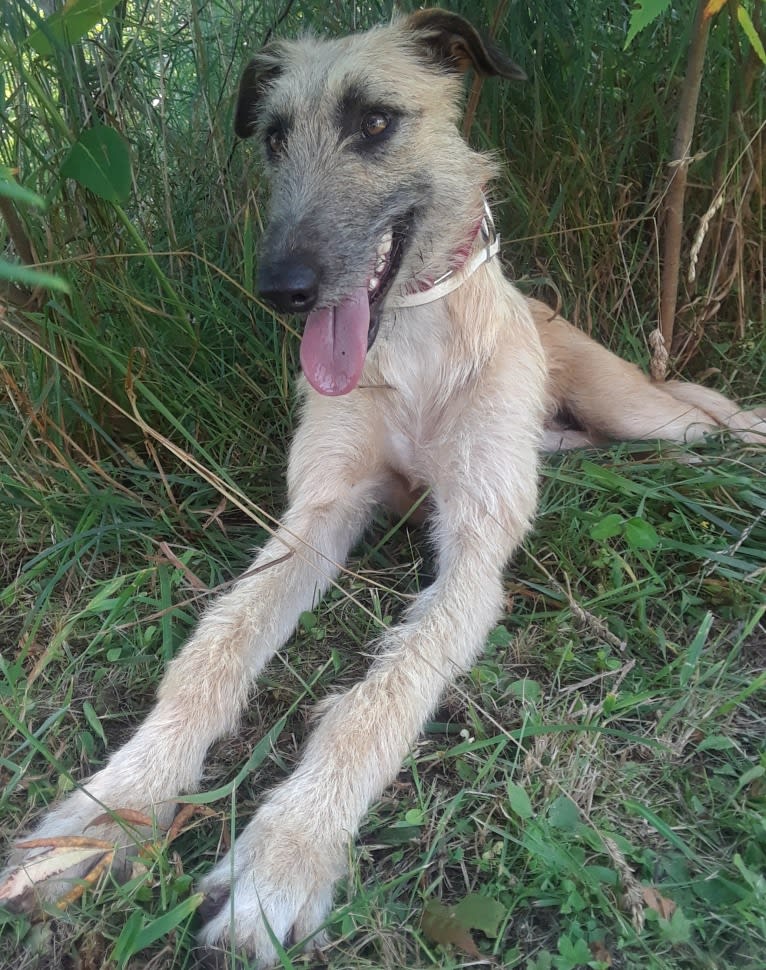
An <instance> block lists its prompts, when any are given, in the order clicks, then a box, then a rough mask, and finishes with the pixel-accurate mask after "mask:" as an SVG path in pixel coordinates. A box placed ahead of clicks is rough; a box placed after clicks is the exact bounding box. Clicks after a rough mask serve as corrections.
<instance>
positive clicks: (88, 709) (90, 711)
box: [82, 701, 106, 744]
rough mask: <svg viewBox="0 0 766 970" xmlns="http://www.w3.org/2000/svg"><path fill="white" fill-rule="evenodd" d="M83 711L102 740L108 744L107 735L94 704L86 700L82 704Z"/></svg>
mask: <svg viewBox="0 0 766 970" xmlns="http://www.w3.org/2000/svg"><path fill="white" fill-rule="evenodd" d="M82 712H83V714H84V715H85V720H86V721H87V722H88V724H90V726H91V727H92V728H93V730H94V731H95V732H96V734H97V735H98V736H99V737H100V738H101V740H102V741H103V742H104V744H106V735H105V734H104V729H103V727H102V726H101V721H99V719H98V714H96V711H95V709H94V707H93V705H92V704H90V703H88V701H85V703H84V704H83V705H82Z"/></svg>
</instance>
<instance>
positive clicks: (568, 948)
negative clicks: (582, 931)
mask: <svg viewBox="0 0 766 970" xmlns="http://www.w3.org/2000/svg"><path fill="white" fill-rule="evenodd" d="M558 950H559V954H560V956H558V957H554V958H553V962H554V963H555V965H556V967H557V968H558V970H575V967H581V966H583V964H585V965H586V966H587V965H588V964H589V963H590V961H591V959H592V958H593V955H592V954H591V952H590V947H589V946H588V944H587V943H586V942H585V940H583V939H582V937H580V938H579V939H577V940H575V941H574V942H572V940H571V939H570V938H569V937H568V936H561V937H559V941H558Z"/></svg>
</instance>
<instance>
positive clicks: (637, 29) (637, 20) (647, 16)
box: [623, 0, 670, 50]
mask: <svg viewBox="0 0 766 970" xmlns="http://www.w3.org/2000/svg"><path fill="white" fill-rule="evenodd" d="M669 8H670V0H638V2H637V3H636V5H635V7H634V8H633V9H632V10H631V12H630V26H629V27H628V36H627V37H626V38H625V47H624V48H623V50H627V49H628V47H629V46H630V44H631V43H632V42H633V40H634V38H635V37H636V35H637V34H640V33H641V31H642V30H645V29H646V28H647V27H648V26H649V25H650V24H653V23H654V21H655V20H657V18H658V17H660V16H661V15H662V14H664V13H665V11H666V10H668V9H669Z"/></svg>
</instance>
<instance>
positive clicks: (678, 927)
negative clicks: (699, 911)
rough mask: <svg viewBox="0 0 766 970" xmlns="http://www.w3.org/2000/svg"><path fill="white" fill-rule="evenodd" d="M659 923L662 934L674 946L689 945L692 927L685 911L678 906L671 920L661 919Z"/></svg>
mask: <svg viewBox="0 0 766 970" xmlns="http://www.w3.org/2000/svg"><path fill="white" fill-rule="evenodd" d="M657 923H658V925H659V928H660V932H661V933H662V935H663V936H664V937H665V939H666V940H667V941H668V943H671V944H673V945H677V944H679V943H688V942H689V940H690V939H691V935H692V925H691V923H690V922H689V920H688V919H687V918H686V917H685V916H684V911H683V910H682V909H681V907H680V906H678V907H677V908H676V909H675V911H674V912H673V915H672V916H671V917H670V919H669V920H668V919H659V920H657Z"/></svg>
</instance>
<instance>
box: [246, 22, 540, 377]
mask: <svg viewBox="0 0 766 970" xmlns="http://www.w3.org/2000/svg"><path fill="white" fill-rule="evenodd" d="M468 67H472V68H473V69H474V70H476V71H479V72H481V73H483V74H502V75H503V76H506V77H515V78H519V77H523V72H521V70H520V69H519V68H517V67H516V66H515V65H513V64H512V63H511V62H510V61H508V60H507V59H506V58H505V57H504V55H502V54H500V53H499V52H498V51H496V50H494V48H491V47H490V46H488V45H487V44H486V43H485V42H484V41H482V39H481V37H480V36H479V35H478V33H477V32H476V31H475V30H474V29H473V28H472V27H471V26H470V25H469V24H468V23H467V22H466V21H464V20H463V19H462V18H460V17H458V16H456V15H454V14H448V13H446V12H444V11H442V10H426V11H421V12H420V13H417V14H415V15H413V16H411V17H409V18H407V19H405V20H400V21H397V22H395V23H394V24H392V25H390V26H387V27H377V28H374V29H372V30H370V31H367V32H366V33H363V34H358V35H354V36H350V37H344V38H340V39H337V40H317V39H315V38H313V37H305V38H303V39H300V40H297V41H289V42H280V43H275V44H272V45H269V46H268V47H267V48H265V49H264V50H262V51H261V52H260V53H259V54H258V55H257V56H256V58H255V59H254V60H253V61H252V62H251V63H250V64H249V65H248V67H247V69H246V70H245V73H244V75H243V78H242V81H241V84H240V92H239V100H238V103H237V111H236V119H235V128H236V131H237V134H238V135H240V136H241V137H246V136H250V135H254V136H255V137H256V138H257V139H258V140H259V142H260V143H261V145H262V147H263V152H264V157H265V164H266V166H267V171H268V175H269V181H270V184H271V199H270V208H269V217H268V224H267V228H266V232H265V235H264V238H263V240H262V246H261V252H262V256H261V260H260V265H259V290H260V293H261V295H262V297H263V298H264V299H265V300H267V301H268V302H270V303H271V304H273V305H274V306H275V307H277V308H278V309H280V310H282V311H285V312H294V313H302V314H307V317H306V324H305V330H304V337H303V341H302V344H301V361H302V364H303V370H304V373H305V374H306V377H307V378H308V380H309V382H310V383H311V384H312V385H313V386H314V387H315V388H316V389H317V390H318V391H320V393H324V394H344V393H347V392H348V391H350V390H352V389H353V388H354V387H355V386H356V384H357V382H358V380H359V377H360V375H361V371H362V367H363V365H364V359H365V355H366V353H367V350H368V348H369V347H370V346H372V343H373V342H374V340H375V337H376V335H377V332H378V328H379V326H380V324H381V321H385V318H386V311H387V303H389V304H390V303H391V302H393V299H394V298H395V297H396V296H397V295H401V294H402V293H404V292H407V291H412V290H416V289H418V288H423V287H426V286H428V285H430V284H431V283H433V281H434V280H435V279H437V278H438V277H439V276H441V275H442V274H443V273H444V272H445V271H446V270H447V269H449V268H450V267H451V263H454V260H455V254H456V253H459V252H461V251H462V252H465V250H466V247H467V246H469V245H470V243H471V240H472V239H473V236H474V234H475V232H476V228H477V225H478V221H479V220H480V219H481V215H482V202H481V191H482V188H483V186H484V185H485V184H486V182H487V181H488V179H489V178H490V177H491V175H492V172H493V167H492V164H491V162H490V161H489V160H488V159H487V158H486V157H485V156H482V155H479V154H477V153H476V152H474V151H472V150H471V149H470V148H469V147H468V145H467V144H466V143H465V142H464V141H463V139H462V138H461V136H460V134H459V131H458V128H457V123H458V120H459V100H460V94H461V86H462V85H461V75H462V73H464V72H465V70H467V69H468ZM466 187H470V190H469V191H466Z"/></svg>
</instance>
